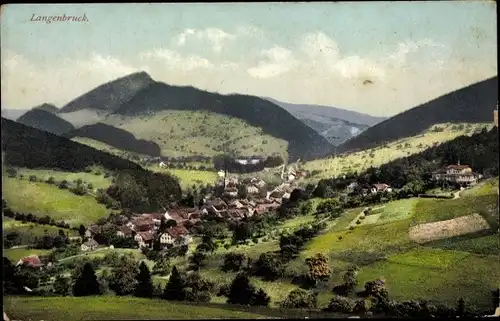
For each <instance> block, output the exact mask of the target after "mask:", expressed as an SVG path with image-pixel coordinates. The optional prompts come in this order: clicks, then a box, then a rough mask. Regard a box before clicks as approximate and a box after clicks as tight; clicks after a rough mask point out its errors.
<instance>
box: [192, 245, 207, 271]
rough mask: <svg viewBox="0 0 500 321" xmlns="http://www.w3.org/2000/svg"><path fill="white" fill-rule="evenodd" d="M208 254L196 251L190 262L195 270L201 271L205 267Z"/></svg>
mask: <svg viewBox="0 0 500 321" xmlns="http://www.w3.org/2000/svg"><path fill="white" fill-rule="evenodd" d="M206 257H207V254H206V253H205V252H204V251H200V250H198V249H197V250H196V251H195V252H194V253H193V255H192V256H191V257H190V258H189V262H190V263H191V264H192V267H193V268H194V269H195V270H199V269H200V267H201V266H202V265H203V260H205V259H206Z"/></svg>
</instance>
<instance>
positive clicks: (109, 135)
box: [63, 123, 161, 157]
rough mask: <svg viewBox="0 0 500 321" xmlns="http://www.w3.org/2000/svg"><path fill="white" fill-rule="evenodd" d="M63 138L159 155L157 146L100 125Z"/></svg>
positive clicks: (80, 129)
mask: <svg viewBox="0 0 500 321" xmlns="http://www.w3.org/2000/svg"><path fill="white" fill-rule="evenodd" d="M63 136H64V137H67V138H70V139H71V138H74V137H87V138H91V139H94V140H97V141H100V142H103V143H106V144H108V145H110V146H113V147H116V148H118V149H121V150H127V151H131V152H135V153H139V154H145V155H150V156H155V157H156V156H160V155H161V149H160V147H159V146H158V144H156V143H154V142H151V141H147V140H142V139H136V138H135V136H134V135H132V134H131V133H129V132H127V131H125V130H123V129H119V128H116V127H113V126H110V125H106V124H102V123H97V124H95V125H87V126H83V127H80V128H78V129H75V130H72V131H70V132H68V133H66V134H64V135H63Z"/></svg>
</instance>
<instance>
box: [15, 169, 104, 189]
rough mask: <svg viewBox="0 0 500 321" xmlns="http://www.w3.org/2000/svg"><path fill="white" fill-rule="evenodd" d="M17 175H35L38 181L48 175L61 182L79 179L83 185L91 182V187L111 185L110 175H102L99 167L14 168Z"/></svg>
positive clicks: (46, 177)
mask: <svg viewBox="0 0 500 321" xmlns="http://www.w3.org/2000/svg"><path fill="white" fill-rule="evenodd" d="M15 170H16V171H17V174H18V175H23V176H24V177H25V178H26V179H27V178H28V177H29V176H31V175H35V176H36V177H37V180H38V181H44V182H45V181H46V180H47V179H49V178H50V177H53V178H54V180H55V181H56V182H61V181H63V180H66V181H68V182H73V181H76V180H78V179H81V180H82V182H83V183H84V184H85V185H88V184H89V183H90V184H92V187H93V189H98V188H103V189H105V188H108V187H109V186H110V185H111V180H112V178H111V177H104V173H103V172H101V170H100V169H94V172H91V173H85V172H77V173H73V172H65V171H59V170H52V169H30V168H15Z"/></svg>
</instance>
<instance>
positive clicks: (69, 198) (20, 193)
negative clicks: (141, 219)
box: [2, 176, 109, 226]
mask: <svg viewBox="0 0 500 321" xmlns="http://www.w3.org/2000/svg"><path fill="white" fill-rule="evenodd" d="M2 179H3V182H2V183H3V184H2V194H3V195H2V197H3V198H4V199H5V200H6V201H7V204H8V205H9V207H10V208H11V209H12V210H13V211H14V212H24V213H32V214H33V215H36V216H45V215H49V216H50V217H51V218H53V219H54V220H56V221H58V220H64V221H65V222H67V223H69V224H70V225H71V226H78V225H79V224H84V225H88V223H91V222H96V221H97V220H98V219H99V218H101V217H105V216H107V215H108V214H109V213H108V210H107V209H106V207H104V205H102V204H99V203H97V201H96V200H95V198H94V197H93V196H90V195H84V196H76V195H75V194H73V193H71V192H70V191H68V190H63V189H60V188H58V187H57V186H54V185H50V184H46V183H40V182H30V181H29V180H28V179H27V178H24V179H18V178H10V177H5V176H4V177H3V178H2Z"/></svg>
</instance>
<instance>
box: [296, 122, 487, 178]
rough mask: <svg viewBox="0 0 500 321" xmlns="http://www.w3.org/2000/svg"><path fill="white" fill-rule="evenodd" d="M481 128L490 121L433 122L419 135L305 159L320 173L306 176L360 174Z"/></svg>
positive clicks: (309, 168) (471, 133)
mask: <svg viewBox="0 0 500 321" xmlns="http://www.w3.org/2000/svg"><path fill="white" fill-rule="evenodd" d="M437 127H439V128H442V129H443V131H436V128H437ZM459 128H461V129H459ZM482 128H487V129H488V130H490V129H491V128H493V125H492V124H491V123H478V124H465V123H464V124H451V123H448V124H436V125H434V126H432V127H431V128H429V129H428V130H426V131H424V132H423V133H422V134H420V135H417V136H413V137H408V138H404V139H400V140H398V141H395V142H392V143H389V144H386V145H383V146H378V147H376V148H372V149H367V150H363V151H360V152H355V153H350V154H346V155H340V156H338V157H333V158H328V159H319V160H314V161H310V162H306V163H305V164H304V168H305V169H306V170H309V171H318V172H319V173H318V174H317V175H315V176H313V177H311V178H309V179H308V181H310V182H315V181H318V180H320V179H322V178H330V177H332V176H338V175H342V174H347V173H354V172H358V173H360V172H362V171H364V170H366V169H368V168H369V167H379V166H380V165H383V164H386V163H388V162H390V161H393V160H395V159H398V158H402V157H406V156H410V155H412V154H416V153H420V152H422V151H424V150H426V149H428V148H429V147H432V146H433V145H435V144H441V143H444V142H447V141H449V140H453V139H455V138H457V137H458V136H462V135H467V136H471V135H473V134H474V132H476V131H478V130H481V129H482Z"/></svg>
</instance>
